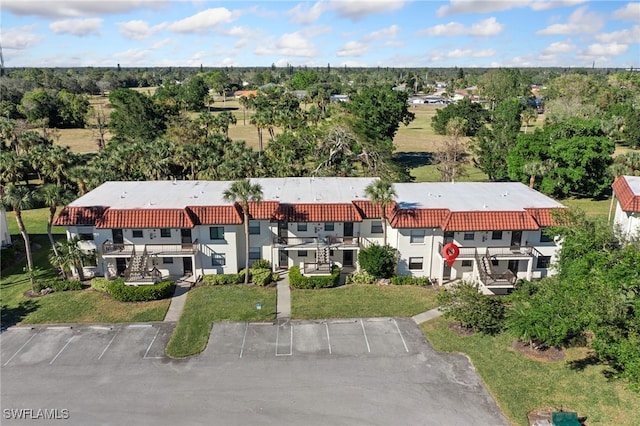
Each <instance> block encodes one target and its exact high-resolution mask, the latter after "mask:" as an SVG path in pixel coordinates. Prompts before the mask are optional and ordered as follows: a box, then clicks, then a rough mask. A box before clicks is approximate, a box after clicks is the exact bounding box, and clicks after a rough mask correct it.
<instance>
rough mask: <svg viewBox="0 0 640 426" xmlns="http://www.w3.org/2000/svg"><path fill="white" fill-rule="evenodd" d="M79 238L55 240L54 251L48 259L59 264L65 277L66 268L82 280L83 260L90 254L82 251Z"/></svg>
mask: <svg viewBox="0 0 640 426" xmlns="http://www.w3.org/2000/svg"><path fill="white" fill-rule="evenodd" d="M79 241H80V239H79V238H78V237H75V238H72V239H71V240H65V241H61V242H57V243H56V244H55V245H56V248H55V251H54V252H53V253H51V255H50V256H49V261H50V262H51V263H52V264H54V265H58V266H60V269H61V270H62V273H63V275H64V276H65V278H66V277H67V274H66V271H67V269H69V270H71V273H72V274H74V275H77V277H78V279H79V280H80V281H83V280H84V271H83V267H84V261H85V260H87V259H89V258H90V257H91V256H90V255H88V254H86V253H84V252H83V251H82V250H81V249H80V247H79V246H78V242H79Z"/></svg>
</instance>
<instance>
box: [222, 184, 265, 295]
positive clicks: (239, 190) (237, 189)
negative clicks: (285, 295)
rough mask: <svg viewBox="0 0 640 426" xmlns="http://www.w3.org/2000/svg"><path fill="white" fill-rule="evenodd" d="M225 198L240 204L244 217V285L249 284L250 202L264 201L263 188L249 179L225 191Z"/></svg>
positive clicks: (232, 185)
mask: <svg viewBox="0 0 640 426" xmlns="http://www.w3.org/2000/svg"><path fill="white" fill-rule="evenodd" d="M223 198H224V199H225V200H226V201H229V202H232V203H239V204H240V206H241V207H242V214H243V216H244V218H243V221H244V238H245V240H244V249H245V253H244V260H245V265H244V283H245V284H249V202H250V201H257V202H258V203H259V202H260V201H262V186H260V184H258V183H255V184H253V183H251V181H250V180H249V179H242V180H237V181H235V182H233V183H232V184H231V186H230V187H229V189H227V190H226V191H224V194H223Z"/></svg>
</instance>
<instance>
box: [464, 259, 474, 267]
mask: <svg viewBox="0 0 640 426" xmlns="http://www.w3.org/2000/svg"><path fill="white" fill-rule="evenodd" d="M472 266H473V261H472V260H463V261H462V267H463V268H471V267H472Z"/></svg>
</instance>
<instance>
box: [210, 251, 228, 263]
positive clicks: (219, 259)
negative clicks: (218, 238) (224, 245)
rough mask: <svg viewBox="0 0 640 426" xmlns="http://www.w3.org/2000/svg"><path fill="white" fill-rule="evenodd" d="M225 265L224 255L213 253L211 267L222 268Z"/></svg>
mask: <svg viewBox="0 0 640 426" xmlns="http://www.w3.org/2000/svg"><path fill="white" fill-rule="evenodd" d="M226 264H227V258H226V255H225V254H224V253H213V254H212V255H211V266H224V265H226Z"/></svg>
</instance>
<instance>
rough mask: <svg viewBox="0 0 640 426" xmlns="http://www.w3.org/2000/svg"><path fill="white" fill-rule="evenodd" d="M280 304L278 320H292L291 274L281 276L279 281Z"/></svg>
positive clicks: (278, 306)
mask: <svg viewBox="0 0 640 426" xmlns="http://www.w3.org/2000/svg"><path fill="white" fill-rule="evenodd" d="M277 292H278V304H277V307H276V311H277V315H276V318H277V319H279V320H289V319H291V289H290V288H289V274H288V273H285V274H281V276H280V280H278V287H277Z"/></svg>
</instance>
